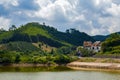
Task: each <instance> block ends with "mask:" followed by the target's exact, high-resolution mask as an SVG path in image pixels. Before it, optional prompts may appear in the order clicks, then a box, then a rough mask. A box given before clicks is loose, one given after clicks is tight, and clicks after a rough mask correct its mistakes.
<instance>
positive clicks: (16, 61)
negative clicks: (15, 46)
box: [15, 54, 20, 63]
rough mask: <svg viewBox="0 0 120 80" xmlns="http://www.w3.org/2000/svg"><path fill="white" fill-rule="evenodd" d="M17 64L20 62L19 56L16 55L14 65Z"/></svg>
mask: <svg viewBox="0 0 120 80" xmlns="http://www.w3.org/2000/svg"><path fill="white" fill-rule="evenodd" d="M19 62H20V55H19V54H16V58H15V63H19Z"/></svg>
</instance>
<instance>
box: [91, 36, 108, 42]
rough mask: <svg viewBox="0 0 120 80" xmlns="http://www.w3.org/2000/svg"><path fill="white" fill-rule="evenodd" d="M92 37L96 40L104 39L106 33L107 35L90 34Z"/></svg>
mask: <svg viewBox="0 0 120 80" xmlns="http://www.w3.org/2000/svg"><path fill="white" fill-rule="evenodd" d="M92 37H93V39H95V40H96V41H105V39H106V38H108V35H107V36H104V35H96V36H92Z"/></svg>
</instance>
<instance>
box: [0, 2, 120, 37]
mask: <svg viewBox="0 0 120 80" xmlns="http://www.w3.org/2000/svg"><path fill="white" fill-rule="evenodd" d="M0 10H1V12H0V15H1V16H2V17H5V19H9V20H10V22H11V24H16V25H20V24H24V23H27V22H31V21H38V22H46V24H48V25H52V26H54V27H55V28H57V29H58V30H61V31H65V30H66V29H68V28H76V29H79V30H80V31H81V32H86V33H88V34H89V35H98V34H109V33H112V32H116V31H120V27H119V25H120V23H119V21H120V15H119V14H120V0H90V1H88V0H29V1H27V0H1V1H0ZM8 22H9V21H8Z"/></svg>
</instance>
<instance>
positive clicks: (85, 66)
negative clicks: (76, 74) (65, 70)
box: [67, 61, 120, 70]
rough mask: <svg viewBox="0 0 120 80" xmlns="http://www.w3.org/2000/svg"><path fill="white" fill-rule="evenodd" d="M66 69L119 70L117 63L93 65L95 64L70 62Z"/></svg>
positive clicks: (119, 66) (119, 65)
mask: <svg viewBox="0 0 120 80" xmlns="http://www.w3.org/2000/svg"><path fill="white" fill-rule="evenodd" d="M67 66H68V67H70V68H72V69H76V70H80V69H110V70H111V69H112V70H120V64H119V63H95V62H77V61H75V62H71V63H69V64H67Z"/></svg>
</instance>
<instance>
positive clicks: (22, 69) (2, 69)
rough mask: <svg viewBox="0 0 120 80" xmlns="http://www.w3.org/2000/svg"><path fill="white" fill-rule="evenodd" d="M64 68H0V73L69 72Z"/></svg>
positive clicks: (68, 69)
mask: <svg viewBox="0 0 120 80" xmlns="http://www.w3.org/2000/svg"><path fill="white" fill-rule="evenodd" d="M71 70H72V69H70V68H68V67H65V66H57V67H55V66H52V67H0V72H43V71H52V72H53V71H71Z"/></svg>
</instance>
